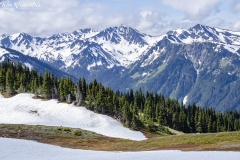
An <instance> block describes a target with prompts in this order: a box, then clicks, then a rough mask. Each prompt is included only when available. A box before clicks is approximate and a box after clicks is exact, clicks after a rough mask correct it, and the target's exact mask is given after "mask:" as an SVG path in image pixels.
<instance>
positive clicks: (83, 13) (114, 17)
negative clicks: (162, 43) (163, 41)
mask: <svg viewBox="0 0 240 160" xmlns="http://www.w3.org/2000/svg"><path fill="white" fill-rule="evenodd" d="M25 2H28V1H25ZM29 2H31V1H30V0H29ZM70 2H71V3H69V1H68V2H67V1H65V0H58V1H49V0H41V1H40V7H39V8H36V9H8V10H7V9H4V10H0V21H1V23H0V34H4V33H8V34H13V33H17V32H26V33H28V34H31V35H35V36H36V35H37V36H38V35H39V36H50V35H52V34H55V33H62V32H72V31H74V30H76V29H80V28H93V29H95V30H102V29H105V28H107V27H110V26H117V25H121V24H125V25H128V26H131V27H134V28H136V29H138V30H140V31H142V32H145V33H147V34H159V33H156V32H157V30H156V26H157V25H158V23H159V21H161V20H162V19H163V18H164V16H165V15H164V14H163V13H161V12H154V11H149V10H142V11H141V10H140V11H138V12H130V13H129V12H118V11H113V12H111V14H109V8H107V7H108V6H107V5H104V4H100V3H82V2H81V1H78V0H71V1H70Z"/></svg>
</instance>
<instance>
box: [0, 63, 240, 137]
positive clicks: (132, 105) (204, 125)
mask: <svg viewBox="0 0 240 160" xmlns="http://www.w3.org/2000/svg"><path fill="white" fill-rule="evenodd" d="M24 92H31V93H33V94H34V95H35V97H36V98H45V99H51V98H54V99H58V100H59V101H60V102H63V103H65V102H67V103H75V104H76V106H80V105H81V106H85V107H86V108H88V109H90V110H93V111H95V112H97V113H102V114H107V115H109V116H112V117H114V118H115V119H117V120H119V121H121V122H122V123H124V124H125V125H126V126H127V127H130V128H132V129H134V130H141V129H147V130H148V131H163V132H168V130H167V129H166V128H165V127H164V126H169V127H170V128H173V129H176V130H179V131H183V132H185V133H197V132H199V133H206V132H221V131H235V130H239V129H240V114H239V113H238V112H237V111H228V112H225V113H220V112H215V111H214V110H213V109H212V108H206V109H205V108H202V107H199V106H196V105H195V104H192V105H188V106H185V105H183V104H179V102H178V100H175V99H170V98H165V97H164V96H163V95H162V94H157V93H152V92H148V91H147V92H146V93H143V92H142V90H141V89H139V90H137V91H136V92H134V91H133V90H132V89H130V90H129V91H128V92H126V93H121V92H119V91H113V90H112V89H111V88H110V87H105V86H103V85H102V84H101V83H99V82H97V80H94V81H93V82H90V83H87V82H86V80H85V78H80V79H79V80H78V83H77V84H75V83H74V82H73V81H72V79H71V78H60V79H57V78H56V77H55V75H53V74H51V73H50V72H49V71H47V70H46V72H45V74H44V75H41V74H39V73H38V72H37V71H35V70H30V69H29V68H27V67H23V66H22V64H21V63H18V64H14V63H12V62H2V63H1V64H0V93H1V94H3V95H5V96H11V95H14V94H17V93H24ZM46 107H47V106H46Z"/></svg>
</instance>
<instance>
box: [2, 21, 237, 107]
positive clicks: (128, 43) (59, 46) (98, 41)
mask: <svg viewBox="0 0 240 160" xmlns="http://www.w3.org/2000/svg"><path fill="white" fill-rule="evenodd" d="M0 45H1V46H3V47H6V48H11V49H14V50H17V51H19V52H21V53H23V54H24V55H28V56H30V57H35V58H37V59H38V60H41V61H42V62H44V63H47V64H48V65H50V66H53V67H55V68H58V69H60V70H61V71H64V72H66V73H68V74H70V75H72V76H75V77H77V78H79V77H82V76H84V77H85V78H86V79H87V80H93V79H94V78H96V79H97V80H99V81H101V82H102V83H103V84H105V85H110V86H111V87H112V88H114V89H118V90H121V91H126V90H127V89H129V88H133V89H138V88H140V87H141V88H142V90H144V91H146V90H149V91H152V92H161V93H163V94H164V95H165V96H171V97H173V98H177V99H179V100H180V101H183V103H184V104H186V105H187V104H189V103H193V102H195V103H197V104H198V105H202V106H204V107H210V106H211V107H213V108H215V109H217V110H220V111H225V110H228V109H231V110H233V109H237V110H239V111H240V100H239V98H238V95H239V92H240V85H239V84H240V83H239V76H240V71H239V70H240V69H239V68H240V57H239V56H240V49H239V48H240V32H234V31H229V30H224V29H219V28H212V27H208V26H203V25H200V24H197V25H196V26H194V27H192V28H190V29H178V30H174V31H169V32H167V33H166V34H165V35H162V36H150V35H146V34H144V33H140V32H139V31H137V30H136V29H133V28H131V27H128V26H117V27H109V28H107V29H105V30H103V31H94V30H93V29H80V30H76V31H74V32H72V33H61V34H55V35H53V36H50V37H32V36H30V35H28V34H26V33H18V34H14V35H2V36H0ZM1 56H2V53H0V61H1ZM33 66H34V65H33Z"/></svg>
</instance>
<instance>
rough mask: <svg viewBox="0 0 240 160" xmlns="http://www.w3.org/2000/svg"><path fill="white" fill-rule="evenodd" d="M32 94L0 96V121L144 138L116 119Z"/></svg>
mask: <svg viewBox="0 0 240 160" xmlns="http://www.w3.org/2000/svg"><path fill="white" fill-rule="evenodd" d="M32 97H33V94H24V93H22V94H18V95H16V96H14V97H12V98H3V97H0V123H6V124H28V125H46V126H65V127H72V128H81V129H85V130H89V131H93V132H96V133H99V134H102V135H105V136H109V137H115V138H124V139H131V140H145V139H146V137H145V136H144V135H143V134H142V133H141V132H137V131H132V130H130V129H128V128H125V127H123V125H122V124H121V123H119V122H118V121H117V120H115V119H113V118H111V117H109V116H105V115H101V114H96V113H94V112H92V111H89V110H87V109H86V108H84V107H75V106H74V105H72V104H64V103H58V101H57V100H49V101H42V100H40V99H33V98H32Z"/></svg>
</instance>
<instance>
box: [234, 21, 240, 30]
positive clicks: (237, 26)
mask: <svg viewBox="0 0 240 160" xmlns="http://www.w3.org/2000/svg"><path fill="white" fill-rule="evenodd" d="M233 28H234V30H235V31H240V21H237V22H236V23H235V24H234V25H233Z"/></svg>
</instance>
